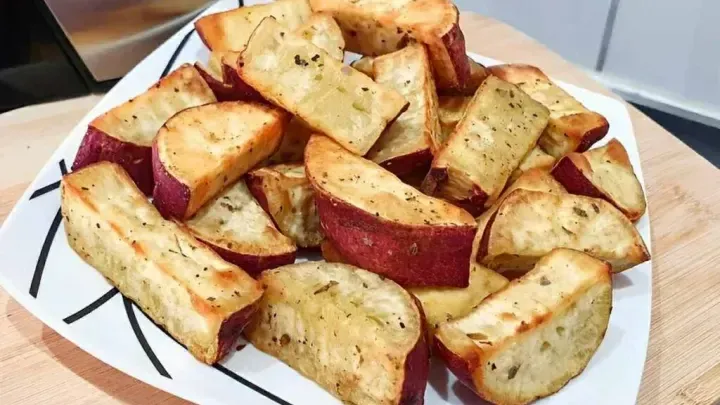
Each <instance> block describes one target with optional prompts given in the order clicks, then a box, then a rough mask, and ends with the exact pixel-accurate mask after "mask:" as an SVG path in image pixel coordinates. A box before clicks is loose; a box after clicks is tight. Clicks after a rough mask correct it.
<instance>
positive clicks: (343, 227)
mask: <svg viewBox="0 0 720 405" xmlns="http://www.w3.org/2000/svg"><path fill="white" fill-rule="evenodd" d="M305 162H306V170H307V173H308V178H309V179H310V182H311V183H312V185H313V188H314V189H315V192H316V194H315V198H316V204H317V207H318V213H319V215H320V222H321V225H322V228H323V231H324V233H325V236H326V237H327V238H328V239H330V240H331V241H332V242H333V244H334V245H335V246H336V247H337V249H338V251H339V252H340V254H341V255H342V256H344V257H345V258H346V259H347V260H348V261H349V262H350V263H351V264H353V265H356V266H358V267H362V268H365V269H368V270H370V271H373V272H375V273H378V274H381V275H383V276H386V277H388V278H390V279H392V280H394V281H396V282H397V283H399V284H401V285H403V286H405V287H411V286H413V287H424V286H428V287H429V286H448V287H467V286H468V282H469V275H470V267H469V263H470V261H469V260H470V255H471V252H472V241H473V238H474V236H475V231H476V229H477V224H476V223H475V221H474V219H471V218H472V216H471V215H469V214H468V213H467V212H465V211H463V210H461V209H459V208H457V207H454V206H452V205H451V204H449V203H447V202H445V201H442V200H438V199H435V198H432V197H427V196H425V195H423V194H421V193H419V192H418V191H417V190H415V189H414V188H412V187H411V186H408V185H406V184H404V183H402V181H401V180H400V179H398V178H397V177H395V176H394V175H392V174H391V173H389V172H387V171H385V170H383V169H382V168H381V167H379V166H378V165H376V164H374V163H372V162H371V161H369V160H366V159H363V158H360V157H357V156H354V155H352V154H351V153H350V152H348V151H346V150H345V149H343V148H341V147H340V146H339V145H338V144H336V143H335V142H333V141H331V140H329V139H328V138H325V137H322V136H313V138H311V139H310V142H309V143H308V147H307V149H306V153H305ZM343 170H345V171H346V172H345V171H343ZM346 174H347V176H348V178H347V182H345V179H344V177H345V176H346ZM351 174H352V175H354V176H355V179H350V178H349V176H350V175H351ZM351 182H353V183H352V184H350V183H351ZM343 187H349V188H348V189H347V190H345V191H347V193H339V192H338V190H340V189H342V188H343ZM388 190H390V191H392V192H393V193H394V194H392V195H391V196H390V195H388ZM381 212H382V213H381ZM430 212H434V213H433V214H431V213H430Z"/></svg>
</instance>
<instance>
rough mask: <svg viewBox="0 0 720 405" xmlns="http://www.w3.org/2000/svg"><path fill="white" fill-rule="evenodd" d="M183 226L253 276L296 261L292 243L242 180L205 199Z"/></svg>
mask: <svg viewBox="0 0 720 405" xmlns="http://www.w3.org/2000/svg"><path fill="white" fill-rule="evenodd" d="M184 226H185V227H186V228H187V230H188V231H189V232H190V233H192V234H193V236H195V238H197V239H198V240H200V241H202V242H203V243H205V244H206V245H208V246H210V247H211V248H212V249H213V250H214V251H215V252H217V253H218V254H219V255H220V256H221V257H222V258H223V259H225V260H227V261H228V262H230V263H232V264H235V265H237V266H239V267H241V268H242V269H244V270H245V271H246V272H247V273H248V274H250V275H251V276H253V277H257V276H258V275H259V274H260V272H261V271H263V270H266V269H271V268H275V267H280V266H283V265H286V264H291V263H293V262H295V254H296V252H297V247H296V246H295V243H294V242H293V241H292V240H291V239H290V238H289V237H287V236H285V235H283V234H282V233H281V232H280V231H279V230H278V229H277V228H276V227H275V225H274V224H273V219H272V218H271V217H270V215H268V213H266V212H265V210H264V209H263V207H262V206H261V204H260V203H259V202H258V201H256V199H255V197H254V196H253V195H252V192H251V191H250V188H249V187H248V186H247V184H246V183H245V182H244V181H243V180H240V181H239V182H237V183H236V184H233V185H231V186H229V187H227V188H226V189H225V190H223V191H222V192H221V193H220V194H218V195H217V197H215V198H213V199H212V200H210V201H208V202H207V203H206V204H205V205H204V206H203V207H202V208H201V209H200V211H198V212H197V213H196V214H195V215H194V216H193V217H192V218H190V219H188V220H186V221H185V223H184Z"/></svg>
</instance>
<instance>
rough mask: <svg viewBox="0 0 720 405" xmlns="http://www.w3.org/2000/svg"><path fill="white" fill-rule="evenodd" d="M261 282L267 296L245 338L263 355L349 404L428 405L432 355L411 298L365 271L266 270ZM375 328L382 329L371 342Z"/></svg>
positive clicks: (316, 266)
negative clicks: (426, 402) (297, 372)
mask: <svg viewBox="0 0 720 405" xmlns="http://www.w3.org/2000/svg"><path fill="white" fill-rule="evenodd" d="M260 282H261V283H262V284H263V285H264V287H265V294H264V295H263V298H262V300H261V302H260V303H259V305H258V307H259V309H258V315H257V316H256V317H255V319H254V321H253V322H252V323H251V324H250V325H249V326H248V328H247V331H246V336H247V337H248V340H249V341H250V342H251V343H252V344H253V345H254V346H255V347H256V348H258V349H259V350H261V351H263V352H265V353H268V354H270V355H272V356H274V357H275V358H278V359H279V360H281V361H283V362H285V363H286V364H288V365H289V366H290V367H292V368H294V369H296V370H298V371H299V372H300V373H301V374H303V375H305V376H306V377H308V378H310V379H311V380H313V381H315V382H316V383H317V384H318V385H319V386H321V387H323V388H324V389H325V390H327V391H328V392H329V393H330V394H332V395H334V396H335V397H337V398H339V399H341V400H343V401H346V402H347V403H354V404H359V405H378V404H382V405H401V404H402V405H420V404H422V403H423V398H424V392H425V388H426V385H427V378H428V374H429V360H430V358H429V348H428V345H427V340H426V339H427V336H426V331H425V328H424V325H425V319H424V314H423V311H422V306H421V305H420V303H419V302H418V301H417V299H415V297H414V296H413V295H412V294H410V293H408V292H407V291H405V290H404V289H402V288H401V287H400V286H399V285H397V284H396V283H394V282H392V281H390V280H387V279H384V278H382V277H378V276H377V275H375V274H372V273H370V272H368V271H366V270H362V269H359V268H355V267H353V266H350V265H346V264H336V263H325V262H306V263H298V264H294V265H290V266H284V267H281V268H279V269H275V270H270V271H266V272H263V274H262V275H261V276H260ZM282 308H286V309H290V310H285V311H283V310H282ZM368 328H370V329H373V328H377V329H373V330H374V333H373V334H369V335H368V334H367V333H366V332H367V329H368ZM283 336H286V337H285V338H283ZM328 351H332V353H334V354H339V353H342V354H344V355H341V356H337V355H335V356H328V355H326V354H328ZM378 378H379V379H381V380H382V381H383V384H377V380H378Z"/></svg>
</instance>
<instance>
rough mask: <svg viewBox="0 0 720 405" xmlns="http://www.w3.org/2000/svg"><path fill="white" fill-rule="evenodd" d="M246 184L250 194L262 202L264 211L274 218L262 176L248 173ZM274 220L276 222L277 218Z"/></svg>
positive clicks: (259, 202)
mask: <svg viewBox="0 0 720 405" xmlns="http://www.w3.org/2000/svg"><path fill="white" fill-rule="evenodd" d="M245 184H247V186H248V189H249V190H250V194H252V195H253V197H255V200H257V202H258V204H260V206H261V207H262V209H263V211H265V212H267V214H268V215H269V216H270V218H272V217H273V216H272V214H270V206H269V205H268V200H267V196H266V195H265V190H263V181H262V178H260V177H259V176H253V174H252V173H248V174H247V175H246V176H245ZM273 222H275V219H273ZM275 226H277V224H275Z"/></svg>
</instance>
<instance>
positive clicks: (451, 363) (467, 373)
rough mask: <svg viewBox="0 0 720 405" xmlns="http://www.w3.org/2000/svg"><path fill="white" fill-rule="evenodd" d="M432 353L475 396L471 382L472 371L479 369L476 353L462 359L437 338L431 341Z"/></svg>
mask: <svg viewBox="0 0 720 405" xmlns="http://www.w3.org/2000/svg"><path fill="white" fill-rule="evenodd" d="M433 353H435V354H437V355H439V356H440V357H441V358H442V359H443V361H444V362H445V365H446V366H447V368H448V369H449V370H450V371H452V373H453V374H455V377H457V379H458V380H460V382H462V383H463V384H464V385H465V386H466V387H468V388H470V389H471V390H472V391H473V392H475V393H476V394H477V391H476V390H475V383H474V382H473V370H476V369H478V368H479V367H480V359H479V358H478V356H477V354H476V353H474V352H473V353H472V354H471V355H470V356H468V357H469V358H467V359H466V358H463V357H461V356H458V355H457V354H455V353H454V352H452V351H451V350H450V349H448V348H447V346H445V344H444V343H443V342H442V340H440V339H437V338H435V339H433Z"/></svg>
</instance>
